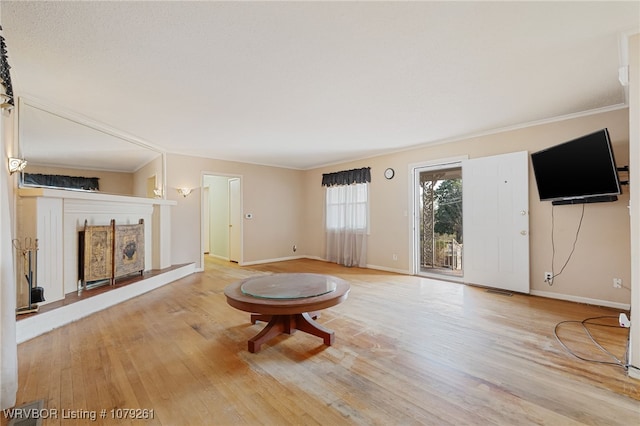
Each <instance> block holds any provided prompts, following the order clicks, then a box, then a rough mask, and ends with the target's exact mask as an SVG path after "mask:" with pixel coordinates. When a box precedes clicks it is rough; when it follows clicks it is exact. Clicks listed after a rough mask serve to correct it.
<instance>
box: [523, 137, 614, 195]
mask: <svg viewBox="0 0 640 426" xmlns="http://www.w3.org/2000/svg"><path fill="white" fill-rule="evenodd" d="M531 163H532V165H533V172H534V174H535V178H536V184H537V186H538V194H539V195H540V201H552V202H553V204H555V205H558V204H579V203H596V202H607V201H616V200H617V199H618V197H617V196H618V195H619V194H620V193H621V191H620V179H619V178H618V170H617V167H616V162H615V158H614V156H613V150H612V149H611V140H610V139H609V131H608V130H607V129H606V128H605V129H602V130H599V131H597V132H593V133H591V134H588V135H585V136H582V137H579V138H576V139H573V140H570V141H568V142H564V143H562V144H560V145H556V146H552V147H550V148H547V149H544V150H541V151H538V152H534V153H532V154H531Z"/></svg>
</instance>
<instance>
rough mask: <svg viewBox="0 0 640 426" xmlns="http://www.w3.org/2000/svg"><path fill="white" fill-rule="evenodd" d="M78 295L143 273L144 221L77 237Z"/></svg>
mask: <svg viewBox="0 0 640 426" xmlns="http://www.w3.org/2000/svg"><path fill="white" fill-rule="evenodd" d="M78 248H79V250H78V251H79V253H78V254H79V262H78V266H79V268H78V276H79V280H80V287H79V289H78V291H82V290H83V289H88V288H92V287H96V286H98V285H103V284H107V283H108V284H110V285H113V284H115V280H116V279H117V278H120V277H123V276H125V275H130V274H133V273H139V274H140V275H142V273H143V272H144V220H143V219H140V221H139V222H138V224H135V225H116V221H115V220H111V224H110V225H103V226H89V225H88V224H87V221H85V224H84V230H83V231H80V234H79V244H78Z"/></svg>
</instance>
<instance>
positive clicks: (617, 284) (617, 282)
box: [613, 278, 622, 288]
mask: <svg viewBox="0 0 640 426" xmlns="http://www.w3.org/2000/svg"><path fill="white" fill-rule="evenodd" d="M613 288H622V278H614V279H613Z"/></svg>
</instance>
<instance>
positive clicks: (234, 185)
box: [229, 178, 242, 262]
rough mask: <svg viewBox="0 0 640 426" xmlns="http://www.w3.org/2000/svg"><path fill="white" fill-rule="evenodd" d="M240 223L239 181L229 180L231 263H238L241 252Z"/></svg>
mask: <svg viewBox="0 0 640 426" xmlns="http://www.w3.org/2000/svg"><path fill="white" fill-rule="evenodd" d="M241 221H242V209H241V206H240V179H237V178H234V179H229V260H230V261H232V262H240V256H241V251H242V244H241V240H242V232H241V230H240V225H241Z"/></svg>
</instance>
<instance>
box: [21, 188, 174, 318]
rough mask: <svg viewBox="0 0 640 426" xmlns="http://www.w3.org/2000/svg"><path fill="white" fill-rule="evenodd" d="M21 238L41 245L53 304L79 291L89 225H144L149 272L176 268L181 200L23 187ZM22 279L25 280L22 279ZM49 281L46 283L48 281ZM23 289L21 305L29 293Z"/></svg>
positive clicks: (40, 266) (41, 266)
mask: <svg viewBox="0 0 640 426" xmlns="http://www.w3.org/2000/svg"><path fill="white" fill-rule="evenodd" d="M17 192H18V199H17V209H16V210H17V215H18V218H17V223H18V226H17V238H18V239H19V240H23V239H25V238H33V239H36V240H37V241H38V247H39V262H38V264H37V273H38V275H37V276H39V277H41V278H42V279H41V280H40V284H41V286H42V287H43V288H44V290H45V294H46V296H45V298H46V302H44V303H43V304H47V303H52V302H55V301H58V300H63V299H64V298H65V295H67V294H69V293H72V292H77V291H78V288H79V285H80V283H81V280H80V278H81V277H80V276H79V273H78V268H79V260H78V259H79V232H80V231H83V230H84V229H85V225H90V226H96V225H108V224H110V223H111V221H112V220H113V221H115V223H116V224H118V225H131V224H138V223H140V221H141V220H142V223H144V232H143V235H144V247H145V248H146V249H145V253H144V256H145V259H144V265H145V266H144V268H145V271H147V270H150V269H157V270H162V269H165V268H168V267H171V265H172V262H171V209H172V208H173V206H175V205H177V202H176V201H175V200H163V199H157V198H144V197H132V196H125V195H114V194H105V193H100V192H90V191H74V190H65V189H56V188H42V187H33V188H30V187H22V188H18V191H17ZM22 276H23V275H22V274H19V276H18V279H19V277H22ZM45 277H46V278H45ZM22 287H24V286H21V287H20V288H19V290H20V291H19V293H20V294H19V295H18V298H19V302H18V305H19V306H23V305H25V304H26V303H27V302H26V300H27V299H26V298H27V294H26V291H25V289H24V288H22Z"/></svg>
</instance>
